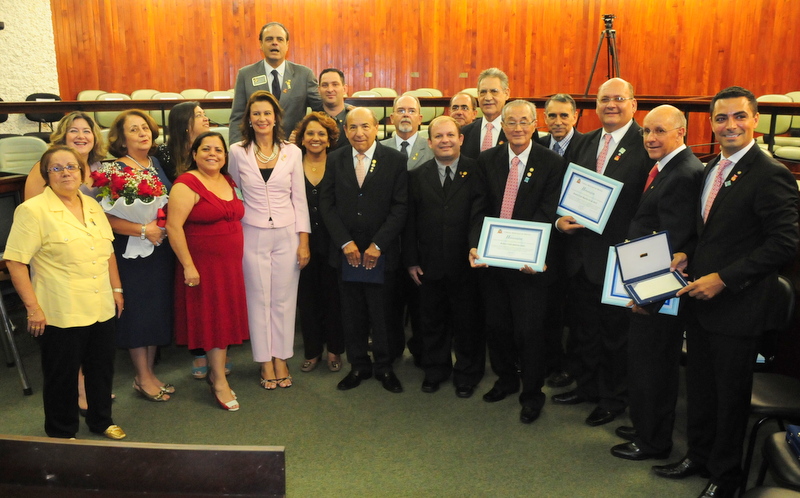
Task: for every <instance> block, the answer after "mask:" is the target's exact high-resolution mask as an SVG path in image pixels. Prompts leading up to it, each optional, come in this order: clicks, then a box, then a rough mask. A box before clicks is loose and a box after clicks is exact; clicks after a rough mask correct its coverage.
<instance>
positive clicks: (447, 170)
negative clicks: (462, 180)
mask: <svg viewBox="0 0 800 498" xmlns="http://www.w3.org/2000/svg"><path fill="white" fill-rule="evenodd" d="M452 172H453V170H451V169H450V166H445V168H444V185H442V190H444V195H445V197H447V194H448V193H450V186H451V185H453V179H452V178H451V177H450V174H451V173H452Z"/></svg>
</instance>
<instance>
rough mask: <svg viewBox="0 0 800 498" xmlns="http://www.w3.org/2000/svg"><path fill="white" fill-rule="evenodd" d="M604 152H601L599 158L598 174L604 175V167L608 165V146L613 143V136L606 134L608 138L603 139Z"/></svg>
mask: <svg viewBox="0 0 800 498" xmlns="http://www.w3.org/2000/svg"><path fill="white" fill-rule="evenodd" d="M603 140H604V143H603V150H601V151H600V155H599V156H597V172H598V173H601V174H602V173H603V166H605V164H606V156H608V144H610V143H611V134H610V133H606V136H605V137H603Z"/></svg>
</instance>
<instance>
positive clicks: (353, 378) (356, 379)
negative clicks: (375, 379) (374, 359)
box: [336, 370, 372, 391]
mask: <svg viewBox="0 0 800 498" xmlns="http://www.w3.org/2000/svg"><path fill="white" fill-rule="evenodd" d="M370 377H372V372H356V371H355V370H351V371H350V373H349V374H347V377H345V378H344V379H342V380H341V381H339V383H338V384H337V385H336V389H338V390H340V391H347V390H348V389H353V388H354V387H358V386H359V385H360V384H361V381H362V380H366V379H369V378H370Z"/></svg>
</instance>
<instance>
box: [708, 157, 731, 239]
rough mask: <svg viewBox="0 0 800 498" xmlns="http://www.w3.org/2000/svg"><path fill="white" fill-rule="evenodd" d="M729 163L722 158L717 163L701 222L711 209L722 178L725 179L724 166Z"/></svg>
mask: <svg viewBox="0 0 800 498" xmlns="http://www.w3.org/2000/svg"><path fill="white" fill-rule="evenodd" d="M730 164H731V161H728V160H727V159H723V160H722V161H720V162H719V165H717V174H716V175H715V176H714V183H713V184H711V190H710V191H709V192H708V199H707V200H706V207H705V209H703V223H705V221H706V220H707V219H708V213H709V212H710V211H711V206H712V205H713V204H714V199H716V198H717V194H718V193H719V189H721V188H722V180H724V179H725V176H724V175H725V168H727V167H728V166H729V165H730Z"/></svg>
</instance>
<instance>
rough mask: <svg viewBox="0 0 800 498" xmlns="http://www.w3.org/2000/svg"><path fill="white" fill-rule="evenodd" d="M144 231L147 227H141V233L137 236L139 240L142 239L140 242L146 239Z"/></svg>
mask: <svg viewBox="0 0 800 498" xmlns="http://www.w3.org/2000/svg"><path fill="white" fill-rule="evenodd" d="M145 230H147V227H146V226H145V225H142V233H141V234H139V238H140V239H142V240H144V239H146V238H147V237H145V235H144V231H145Z"/></svg>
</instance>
